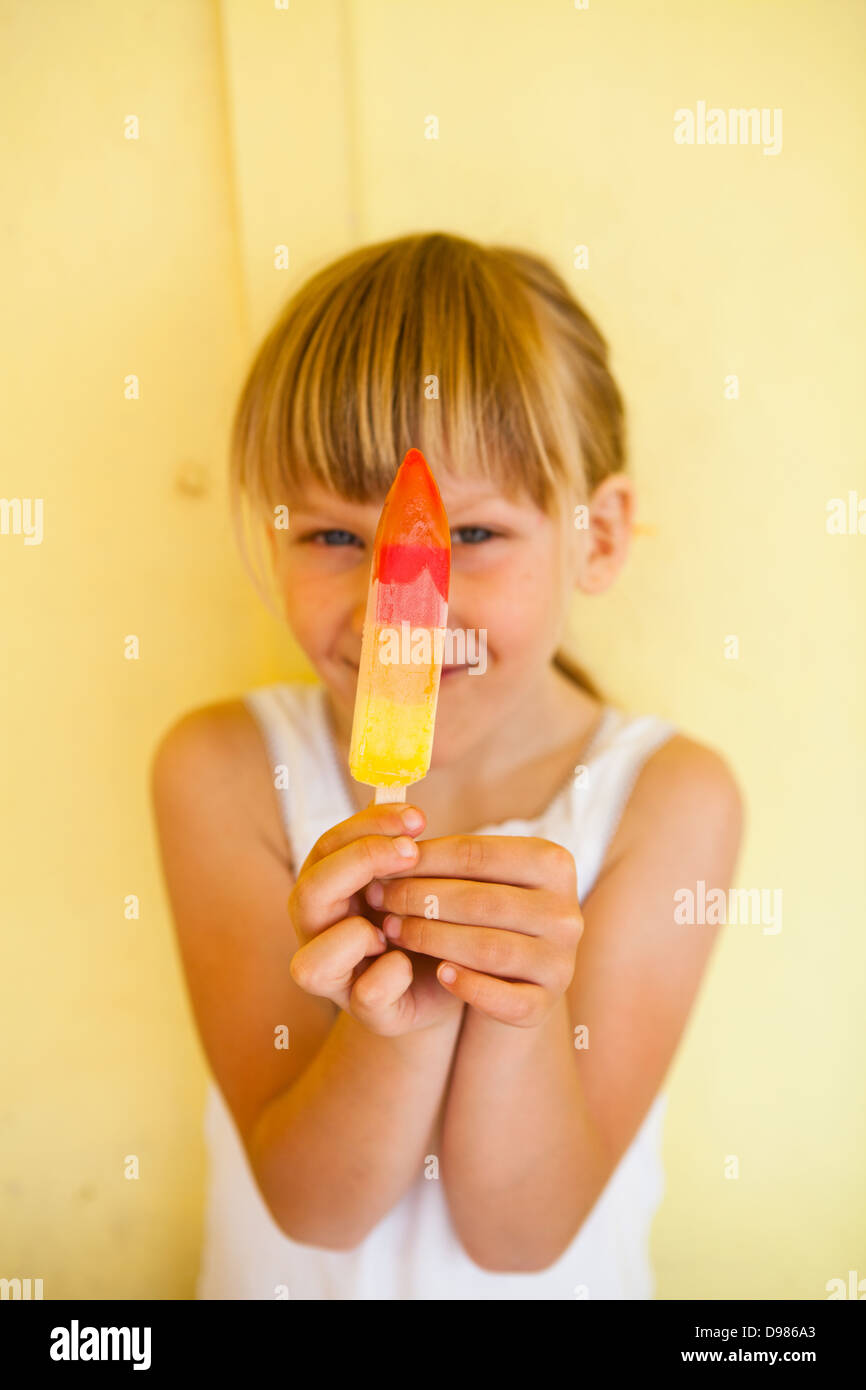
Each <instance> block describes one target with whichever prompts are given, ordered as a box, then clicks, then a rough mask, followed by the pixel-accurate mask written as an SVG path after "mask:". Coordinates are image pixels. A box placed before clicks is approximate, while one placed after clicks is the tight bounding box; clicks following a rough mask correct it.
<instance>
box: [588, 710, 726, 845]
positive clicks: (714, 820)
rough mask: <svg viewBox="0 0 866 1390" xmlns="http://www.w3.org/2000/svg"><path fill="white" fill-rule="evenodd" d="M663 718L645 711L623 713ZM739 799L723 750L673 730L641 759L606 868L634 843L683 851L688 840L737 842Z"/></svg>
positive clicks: (632, 719) (636, 720) (632, 720)
mask: <svg viewBox="0 0 866 1390" xmlns="http://www.w3.org/2000/svg"><path fill="white" fill-rule="evenodd" d="M644 720H646V722H648V723H659V724H661V723H663V721H655V720H654V719H651V718H650V716H643V717H638V716H626V719H625V720H624V721H623V724H624V727H625V729H626V730H627V729H628V728H629V726H631V727H637V726H639V725H640V724H641V723H642V722H644ZM742 821H743V799H742V794H741V791H740V787H739V785H738V782H737V779H736V777H735V775H734V773H733V771H732V769H731V767H730V765H729V763H728V761H727V759H726V758H725V757H724V756H723V754H722V753H721V752H720V751H719V750H718V749H716V748H713V747H712V746H710V745H709V744H706V743H701V742H699V741H698V740H697V739H693V738H691V737H689V736H688V735H686V734H684V733H681V732H680V731H679V730H677V729H674V730H673V732H671V733H670V734H669V736H668V737H665V738H663V739H662V740H661V741H660V742H659V745H658V746H657V747H655V748H654V749H653V750H652V751H651V752H650V753H649V756H647V757H646V759H645V760H644V761H643V762H642V764H641V766H640V768H639V770H638V773H637V776H636V778H635V781H634V785H633V787H632V789H631V793H630V795H629V797H628V800H627V802H626V804H625V807H624V809H623V813H622V817H621V819H620V821H619V824H618V826H617V829H616V832H615V834H614V836H613V838H612V840H611V842H610V844H609V846H608V851H607V854H606V855H605V868H609V867H611V866H612V865H613V864H614V863H615V862H616V861H618V860H620V859H622V858H623V857H624V856H625V855H627V854H629V853H630V852H632V851H633V850H634V849H635V848H636V846H637V845H638V843H640V844H643V845H648V846H656V847H657V848H658V849H659V850H660V851H661V850H662V848H663V847H670V849H671V852H677V851H687V850H688V847H689V845H692V844H696V843H699V842H700V843H707V842H708V841H712V840H715V842H716V843H718V842H719V841H722V842H724V843H726V844H728V845H729V846H730V849H731V852H732V853H734V852H735V851H736V848H737V846H738V845H739V840H740V835H741V831H742Z"/></svg>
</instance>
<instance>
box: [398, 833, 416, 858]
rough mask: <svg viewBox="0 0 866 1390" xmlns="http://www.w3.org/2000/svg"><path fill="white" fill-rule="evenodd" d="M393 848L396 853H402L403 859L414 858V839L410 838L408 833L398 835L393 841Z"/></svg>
mask: <svg viewBox="0 0 866 1390" xmlns="http://www.w3.org/2000/svg"><path fill="white" fill-rule="evenodd" d="M394 848H395V850H396V851H397V853H398V854H402V856H403V858H404V859H414V858H415V854H416V849H415V841H414V840H410V839H409V836H408V835H398V836H397V838H396V840H395V841H394Z"/></svg>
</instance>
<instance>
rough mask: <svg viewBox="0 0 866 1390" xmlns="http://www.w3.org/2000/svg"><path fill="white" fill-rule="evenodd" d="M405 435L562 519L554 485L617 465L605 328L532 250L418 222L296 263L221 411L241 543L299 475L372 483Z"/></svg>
mask: <svg viewBox="0 0 866 1390" xmlns="http://www.w3.org/2000/svg"><path fill="white" fill-rule="evenodd" d="M411 447H415V448H418V449H420V450H421V451H422V453H423V454H424V455H425V457H426V458H427V460H428V462H429V463H430V465H431V467H432V468H433V471H434V474H435V472H436V467H437V461H439V463H440V467H443V466H447V469H448V471H450V472H452V473H453V474H454V475H456V476H458V477H468V476H474V477H478V476H479V475H481V476H482V477H484V478H487V479H490V480H491V481H493V482H494V483H495V484H496V485H497V486H498V487H499V488H500V489H501V491H502V492H503V493H504V494H506V495H508V496H512V497H515V496H519V495H520V494H522V493H525V494H528V495H529V496H530V497H531V498H532V500H533V501H534V502H535V504H536V505H537V506H538V507H539V508H540V509H541V510H543V511H545V512H547V513H548V514H550V515H553V516H557V517H559V518H560V520H562V519H563V518H564V517H565V515H566V512H570V510H571V507H570V506H567V499H572V501H573V500H577V501H586V500H588V498H589V497H590V496H591V495H592V492H593V491H594V489H595V488H596V487H597V486H598V484H599V483H600V482H601V481H602V479H603V478H606V477H607V476H608V475H609V474H611V473H614V472H617V471H619V470H621V469H622V468H624V466H625V455H626V446H625V415H624V407H623V402H622V398H621V396H620V393H619V390H618V388H617V385H616V382H615V381H614V378H613V376H612V374H611V372H610V369H609V367H608V347H607V343H606V342H605V340H604V338H603V337H602V335H601V333H600V331H599V329H598V328H597V327H596V325H595V324H594V323H593V321H592V319H591V318H590V317H589V315H588V314H587V313H586V312H585V310H584V309H582V308H581V306H580V305H579V304H578V302H577V300H576V299H575V298H574V296H573V295H572V294H571V292H570V291H569V289H568V287H567V286H566V284H565V282H564V281H563V280H562V278H561V277H560V276H559V275H558V274H557V273H556V271H555V270H553V269H552V267H551V266H550V265H548V264H547V262H546V261H544V260H542V259H541V258H540V257H538V256H535V255H533V254H531V253H529V252H527V251H523V250H519V249H516V248H511V247H506V246H482V245H480V244H479V243H478V242H475V241H470V240H468V239H467V238H465V237H461V236H455V235H451V234H449V233H446V232H429V233H417V234H414V235H409V236H402V237H396V238H394V239H393V240H390V241H382V242H377V243H376V244H375V245H371V246H363V247H360V248H359V249H357V250H355V251H352V252H350V253H349V254H347V255H345V256H342V257H340V258H339V259H338V260H336V261H332V262H331V263H330V264H329V265H326V266H325V267H324V268H323V269H321V270H319V271H318V272H317V273H316V274H314V275H313V276H311V277H310V278H309V279H308V280H307V281H306V282H305V283H304V284H303V285H302V286H301V287H300V289H298V290H297V291H296V292H295V294H294V295H292V297H291V298H290V299H289V301H288V303H287V304H286V305H285V307H284V309H283V310H282V312H281V313H280V315H279V316H278V318H277V320H276V322H275V323H274V325H273V327H272V328H271V329H270V331H269V332H268V333H267V335H266V337H265V338H264V341H263V342H262V344H261V346H260V347H259V349H258V351H257V353H256V355H255V358H254V360H253V362H252V365H251V367H250V370H249V372H248V374H247V377H246V380H245V382H244V384H243V388H242V390H241V393H240V398H239V400H238V404H237V408H236V412H235V417H234V422H233V428H232V439H231V462H230V478H229V484H230V500H231V506H232V517H233V521H234V524H235V529H236V534H237V536H238V540H239V544H240V548H241V553H242V555H243V557H244V560H245V561H246V560H247V558H248V549H247V538H246V530H247V529H250V531H251V534H252V535H253V536H255V535H256V532H257V531H258V532H259V533H260V532H261V528H262V526H263V525H270V526H273V519H274V508H276V507H279V506H288V507H289V509H290V508H291V501H292V497H293V496H294V494H295V490H296V489H297V488H298V487H299V486H301V485H302V484H303V482H304V480H305V479H308V478H312V479H314V480H315V481H317V482H318V483H320V484H321V485H322V486H323V487H325V488H327V489H328V490H332V491H334V492H337V493H339V494H340V495H341V496H343V497H346V498H348V499H349V500H351V501H358V502H369V501H375V500H377V499H382V498H384V495H385V493H386V492H387V490H388V488H389V487H390V485H391V482H392V481H393V478H394V473H395V471H396V469H397V467H398V466H399V464H400V462H401V460H402V459H403V456H404V454H405V453H406V450H407V449H409V448H411ZM446 461H447V463H446ZM247 508H248V509H249V516H247ZM253 579H254V581H255V580H256V575H255V573H254V571H253ZM257 587H258V588H259V592H260V593H262V595H263V597H264V598H265V601H266V602H269V600H268V596H267V593H266V592H265V591H263V590H262V587H261V586H260V585H258V584H257ZM269 606H270V604H269ZM555 659H556V662H557V664H558V665H559V666H560V667H561V669H563V670H564V671H565V672H566V674H568V675H570V676H571V677H572V678H573V679H574V680H576V681H577V682H578V684H580V685H582V686H583V687H584V689H586V690H588V691H589V692H590V693H591V694H594V695H598V693H599V692H598V691H597V690H596V688H595V687H594V685H593V683H592V681H591V680H590V679H589V678H588V677H587V676H586V675H585V673H584V672H582V671H581V670H580V668H579V667H577V666H575V665H574V663H573V662H571V661H570V660H569V659H568V658H566V657H564V656H563V655H562V654H561V653H557V656H556V658H555Z"/></svg>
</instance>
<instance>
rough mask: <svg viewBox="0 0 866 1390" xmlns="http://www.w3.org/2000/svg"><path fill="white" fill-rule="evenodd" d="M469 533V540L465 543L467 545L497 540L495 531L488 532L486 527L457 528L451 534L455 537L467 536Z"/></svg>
mask: <svg viewBox="0 0 866 1390" xmlns="http://www.w3.org/2000/svg"><path fill="white" fill-rule="evenodd" d="M467 531H468V532H469V539H468V540H466V541H465V544H467V545H478V544H479V542H480V541H485V540H487V539H488V537H489V538H490V539H493V538H495V536H496V532H495V531H488V529H487V527H486V526H456V527H455V528H454V530H453V531H452V532H451V535H452V537H453V536H459V535H465V534H466V532H467Z"/></svg>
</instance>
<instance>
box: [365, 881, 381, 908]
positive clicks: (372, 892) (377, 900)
mask: <svg viewBox="0 0 866 1390" xmlns="http://www.w3.org/2000/svg"><path fill="white" fill-rule="evenodd" d="M364 896H365V897H366V899H367V902H368V903H370V904H371V906H373V907H381V906H382V903H383V901H384V899H385V889H384V888H383V887H382V885H381V883H377V882H376V880H375V879H374V880H373V882H372V883H368V884H367V891H366V893H365V895H364Z"/></svg>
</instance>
